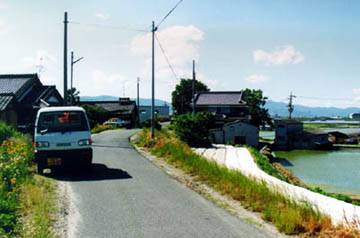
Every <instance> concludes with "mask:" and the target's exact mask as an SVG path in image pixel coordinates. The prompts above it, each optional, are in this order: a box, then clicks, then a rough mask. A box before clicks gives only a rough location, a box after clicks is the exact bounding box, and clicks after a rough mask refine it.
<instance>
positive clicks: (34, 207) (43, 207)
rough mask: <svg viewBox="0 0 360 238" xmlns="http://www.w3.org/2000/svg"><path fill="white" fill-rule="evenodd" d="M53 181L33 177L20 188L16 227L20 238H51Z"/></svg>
mask: <svg viewBox="0 0 360 238" xmlns="http://www.w3.org/2000/svg"><path fill="white" fill-rule="evenodd" d="M56 199H57V196H56V183H55V181H53V180H51V179H49V178H46V177H42V176H38V175H35V176H34V177H29V178H28V179H27V180H26V181H25V182H24V184H23V185H22V187H21V192H20V197H19V205H20V206H19V209H18V216H19V217H20V222H19V225H18V226H17V233H18V236H19V237H21V238H53V237H55V234H54V232H53V231H52V230H51V227H52V225H53V222H54V218H53V217H52V216H51V215H52V214H54V212H55V211H56Z"/></svg>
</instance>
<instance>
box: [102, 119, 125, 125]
mask: <svg viewBox="0 0 360 238" xmlns="http://www.w3.org/2000/svg"><path fill="white" fill-rule="evenodd" d="M103 125H105V126H106V125H109V126H114V127H124V126H125V125H126V123H125V122H124V121H123V120H121V119H120V118H111V119H110V120H108V121H106V122H104V123H103Z"/></svg>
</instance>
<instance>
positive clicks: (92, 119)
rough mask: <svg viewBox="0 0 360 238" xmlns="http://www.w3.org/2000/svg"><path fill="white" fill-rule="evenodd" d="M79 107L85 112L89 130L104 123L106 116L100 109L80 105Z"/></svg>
mask: <svg viewBox="0 0 360 238" xmlns="http://www.w3.org/2000/svg"><path fill="white" fill-rule="evenodd" d="M81 107H82V108H84V110H85V111H86V114H87V116H88V119H89V123H90V128H91V129H92V128H94V127H95V126H96V125H97V124H102V123H103V122H104V121H106V115H105V112H104V110H103V109H102V108H100V107H98V106H90V105H81Z"/></svg>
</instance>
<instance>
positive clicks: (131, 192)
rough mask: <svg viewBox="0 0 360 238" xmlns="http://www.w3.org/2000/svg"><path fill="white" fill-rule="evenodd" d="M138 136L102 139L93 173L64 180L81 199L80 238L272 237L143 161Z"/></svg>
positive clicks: (123, 134) (121, 133)
mask: <svg viewBox="0 0 360 238" xmlns="http://www.w3.org/2000/svg"><path fill="white" fill-rule="evenodd" d="M134 132H135V131H134V130H124V131H112V132H106V133H103V134H99V135H96V136H95V137H94V147H93V148H94V165H93V173H92V174H91V175H82V176H75V175H67V176H66V177H63V178H62V179H63V180H67V181H69V182H68V183H70V186H71V188H72V191H73V192H74V194H75V195H76V198H77V199H76V200H77V209H78V211H79V213H80V221H79V223H78V227H77V232H76V234H77V237H80V238H91V237H96V238H106V237H156V238H158V237H216V238H219V237H226V238H228V237H252V238H260V237H261V238H262V237H269V235H267V234H266V233H265V232H264V231H261V230H259V229H257V228H256V227H254V226H253V225H250V224H248V223H246V222H244V221H242V220H240V219H238V218H237V217H235V216H233V215H231V214H229V213H228V212H226V211H224V210H223V209H222V208H219V207H217V206H215V205H214V204H213V203H211V202H210V201H208V200H207V199H205V198H203V197H201V196H200V195H198V194H197V193H195V192H193V191H192V190H190V189H188V188H187V187H185V186H184V185H182V184H180V183H178V182H177V181H175V180H174V179H172V178H170V177H169V176H168V175H167V174H166V173H164V172H163V171H162V170H161V169H159V168H157V167H156V166H155V165H153V164H152V163H151V162H149V161H148V160H147V159H145V158H143V157H142V156H140V155H139V154H138V153H137V152H136V151H135V150H134V149H133V148H132V147H131V145H130V144H129V142H128V137H129V136H130V135H131V134H132V133H134ZM72 173H74V172H72Z"/></svg>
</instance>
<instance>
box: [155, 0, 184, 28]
mask: <svg viewBox="0 0 360 238" xmlns="http://www.w3.org/2000/svg"><path fill="white" fill-rule="evenodd" d="M182 1H183V0H180V1H179V2H178V3H177V4H176V5H175V6H174V7H173V8H172V9H171V10H170V11H169V13H168V14H166V15H165V17H164V18H163V19H162V20H161V21H160V22H159V24H157V26H156V28H158V27H159V26H160V24H161V23H163V21H165V19H166V18H167V17H168V16H169V15H170V14H171V13H172V12H173V11H174V10H175V8H177V6H179V5H180V3H181V2H182Z"/></svg>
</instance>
